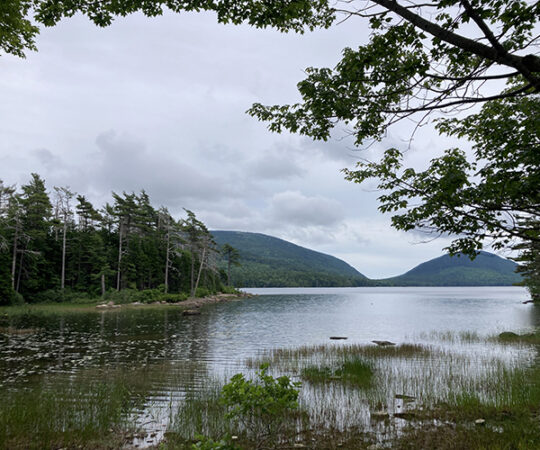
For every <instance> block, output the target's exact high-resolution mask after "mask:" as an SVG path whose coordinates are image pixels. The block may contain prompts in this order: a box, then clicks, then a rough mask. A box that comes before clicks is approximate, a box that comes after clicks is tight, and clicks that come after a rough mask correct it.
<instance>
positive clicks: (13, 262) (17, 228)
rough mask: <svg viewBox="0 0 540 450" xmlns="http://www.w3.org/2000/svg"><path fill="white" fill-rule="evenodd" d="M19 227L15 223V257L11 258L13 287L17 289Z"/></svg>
mask: <svg viewBox="0 0 540 450" xmlns="http://www.w3.org/2000/svg"><path fill="white" fill-rule="evenodd" d="M18 231H19V227H18V225H17V224H16V225H15V236H14V238H13V258H12V260H11V288H12V289H13V290H15V273H16V271H17V242H18V239H19V236H18V234H19V233H18Z"/></svg>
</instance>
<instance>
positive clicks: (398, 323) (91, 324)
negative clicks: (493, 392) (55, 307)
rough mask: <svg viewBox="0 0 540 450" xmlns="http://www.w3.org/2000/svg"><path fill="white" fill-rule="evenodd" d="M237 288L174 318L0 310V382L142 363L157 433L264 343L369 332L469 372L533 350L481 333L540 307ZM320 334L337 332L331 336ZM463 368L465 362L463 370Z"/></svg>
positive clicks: (477, 294)
mask: <svg viewBox="0 0 540 450" xmlns="http://www.w3.org/2000/svg"><path fill="white" fill-rule="evenodd" d="M246 291H247V292H250V293H253V294H256V296H255V297H253V298H250V299H243V300H238V301H231V302H228V303H220V304H216V305H209V306H207V307H205V308H204V309H203V312H202V314H201V315H199V316H182V314H181V311H180V310H179V309H175V307H173V306H167V307H163V308H155V309H125V310H124V309H118V310H108V311H96V312H90V313H66V314H26V315H21V316H16V317H9V318H7V317H0V327H1V329H0V383H1V384H0V386H1V389H19V388H21V387H22V386H24V385H28V384H33V383H50V382H52V381H51V380H54V379H55V377H58V376H65V375H66V374H67V375H74V374H80V373H87V374H89V376H99V369H103V368H117V367H126V368H140V367H146V368H147V370H148V373H149V374H150V376H149V379H151V380H153V381H152V382H151V383H152V386H151V389H150V394H149V396H148V399H147V407H146V408H143V410H141V411H140V417H138V418H137V420H138V421H139V422H140V423H143V422H144V423H149V422H150V423H151V425H150V428H152V429H154V430H157V435H156V436H155V437H154V438H153V439H154V441H157V440H159V438H160V437H161V436H162V433H163V431H164V430H165V427H166V425H167V423H166V422H167V419H166V416H167V414H161V413H160V412H159V411H160V408H161V407H162V406H163V405H169V406H170V404H171V402H172V403H175V402H180V401H181V400H182V398H183V396H184V394H185V392H186V391H187V390H193V389H195V390H196V389H199V388H201V387H202V386H203V385H204V383H205V382H206V380H207V379H208V377H213V376H217V377H221V378H222V379H226V378H227V377H229V376H230V375H232V374H234V373H236V372H238V371H247V372H249V369H246V360H249V359H250V358H256V357H258V356H261V357H262V356H264V355H265V351H266V352H267V354H268V351H271V350H272V349H279V348H292V347H299V346H309V345H316V344H327V343H331V345H350V344H368V345H373V344H370V343H371V341H372V340H388V341H392V342H394V343H397V344H401V343H414V344H418V343H420V344H428V345H431V346H432V347H433V348H438V349H451V350H452V351H453V352H455V353H456V354H460V353H461V354H467V355H468V358H469V359H468V360H467V361H473V362H477V364H476V363H474V364H472V367H477V368H478V369H475V370H476V372H478V374H482V373H485V371H487V370H489V368H490V367H491V365H493V364H494V361H497V362H498V361H502V362H503V363H505V364H508V365H510V366H512V365H519V364H526V363H527V362H529V361H530V360H531V359H532V358H534V357H536V353H535V352H534V351H533V350H531V348H529V347H527V346H517V347H515V346H512V347H509V346H503V345H497V344H493V343H492V344H489V345H487V344H486V342H485V338H487V337H490V336H494V335H497V334H498V333H500V332H502V331H505V330H511V331H515V332H527V331H531V330H533V329H535V328H536V327H539V326H540V308H539V307H538V306H535V305H531V304H523V302H524V301H526V300H528V294H527V292H526V291H525V289H523V288H520V287H444V288H427V287H426V288H413V287H408V288H397V287H396V288H305V289H304V288H294V289H293V288H272V289H270V288H268V289H246ZM330 336H341V337H346V338H347V340H343V341H330V340H329V338H330ZM465 341H466V342H465ZM464 343H465V344H466V345H465V344H464ZM471 355H472V356H471ZM470 367H471V363H470V362H467V363H463V368H462V369H463V373H464V374H466V373H467V371H470ZM441 386H442V387H440V389H443V388H444V386H443V385H441ZM405 387H406V386H403V388H405ZM310 395H311V396H312V395H315V394H313V392H311V393H309V392H308V393H306V398H305V401H307V402H309V397H310ZM149 417H150V418H151V419H150V420H149V419H148V418H149ZM339 420H341V421H345V422H346V421H347V420H348V419H347V418H346V417H345V418H341V419H339ZM147 428H148V426H147ZM148 441H150V442H151V440H147V441H144V442H145V443H149V442H148ZM139 444H141V443H139Z"/></svg>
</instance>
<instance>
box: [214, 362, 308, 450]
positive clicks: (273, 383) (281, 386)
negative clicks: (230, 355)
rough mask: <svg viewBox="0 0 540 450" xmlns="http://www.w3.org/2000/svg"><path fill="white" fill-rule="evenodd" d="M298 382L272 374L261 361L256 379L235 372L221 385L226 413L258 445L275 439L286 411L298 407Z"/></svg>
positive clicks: (283, 421)
mask: <svg viewBox="0 0 540 450" xmlns="http://www.w3.org/2000/svg"><path fill="white" fill-rule="evenodd" d="M299 387H300V383H298V382H292V381H291V380H290V378H289V377H287V376H281V377H279V378H274V377H272V376H271V375H269V374H268V365H266V364H265V365H262V366H261V368H260V370H259V371H258V372H257V380H255V381H252V380H248V379H246V378H245V377H244V375H243V374H241V373H239V374H236V375H234V376H233V377H232V378H231V380H230V382H229V383H228V384H226V385H225V386H223V390H222V402H223V404H224V405H225V406H226V407H227V408H228V412H227V417H228V418H230V419H233V420H235V421H237V422H239V423H241V424H242V425H243V426H244V427H245V429H246V431H248V432H249V433H251V434H252V435H253V436H254V437H255V440H256V442H258V443H259V445H262V443H263V442H265V441H267V440H268V439H272V438H273V439H275V440H278V439H279V438H280V437H281V433H282V431H283V429H284V427H285V426H286V424H287V421H288V419H290V418H288V417H287V414H288V413H290V412H291V411H294V410H296V409H297V408H298V388H299Z"/></svg>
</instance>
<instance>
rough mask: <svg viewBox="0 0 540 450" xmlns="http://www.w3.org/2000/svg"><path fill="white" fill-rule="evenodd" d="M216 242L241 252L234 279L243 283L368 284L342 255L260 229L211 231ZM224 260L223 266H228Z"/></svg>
mask: <svg viewBox="0 0 540 450" xmlns="http://www.w3.org/2000/svg"><path fill="white" fill-rule="evenodd" d="M211 233H212V235H213V236H214V239H215V241H216V243H217V244H218V245H219V246H220V247H222V246H223V245H224V244H229V245H232V246H233V247H234V248H236V249H237V250H238V251H239V253H240V261H241V264H242V265H241V266H240V267H233V268H232V270H231V280H232V282H233V283H234V284H235V285H236V286H242V287H317V286H319V287H332V286H335V287H337V286H365V285H367V284H369V280H368V279H367V278H366V277H365V276H364V275H362V274H361V273H360V272H358V271H357V270H356V269H355V268H354V267H352V266H350V265H349V264H347V263H346V262H345V261H342V260H341V259H338V258H335V257H334V256H331V255H327V254H325V253H320V252H316V251H314V250H310V249H307V248H304V247H300V246H299V245H296V244H293V243H291V242H288V241H285V240H283V239H279V238H276V237H272V236H268V235H265V234H261V233H249V232H243V231H211ZM225 266H226V264H225V261H222V262H221V268H223V269H224V268H225Z"/></svg>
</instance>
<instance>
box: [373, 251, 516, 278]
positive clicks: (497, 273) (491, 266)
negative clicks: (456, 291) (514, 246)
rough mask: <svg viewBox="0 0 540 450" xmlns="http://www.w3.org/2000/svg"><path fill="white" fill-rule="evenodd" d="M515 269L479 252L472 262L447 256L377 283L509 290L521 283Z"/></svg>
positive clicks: (513, 264) (510, 264)
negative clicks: (492, 287)
mask: <svg viewBox="0 0 540 450" xmlns="http://www.w3.org/2000/svg"><path fill="white" fill-rule="evenodd" d="M516 266H517V264H516V263H515V262H513V261H510V260H508V259H504V258H501V257H499V256H497V255H494V254H492V253H488V252H480V254H479V255H478V256H477V257H476V258H475V259H474V260H473V261H471V260H470V259H469V258H468V257H466V256H464V255H461V256H458V255H456V256H454V257H451V256H449V255H444V256H441V257H439V258H435V259H432V260H430V261H427V262H425V263H422V264H420V265H418V266H416V267H415V268H414V269H412V270H409V271H408V272H407V273H405V274H403V275H400V276H398V277H393V278H387V279H384V280H377V282H378V283H380V284H383V285H387V286H508V285H512V284H514V283H518V282H520V281H521V276H520V275H519V274H517V273H515V270H516Z"/></svg>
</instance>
